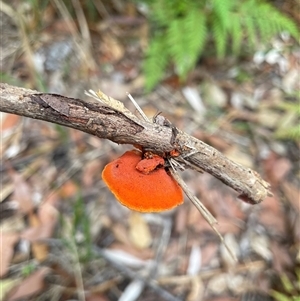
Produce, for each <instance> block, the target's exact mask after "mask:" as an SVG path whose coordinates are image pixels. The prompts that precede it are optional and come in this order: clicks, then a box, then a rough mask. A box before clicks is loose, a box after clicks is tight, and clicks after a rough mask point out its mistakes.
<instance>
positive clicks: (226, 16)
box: [213, 0, 235, 29]
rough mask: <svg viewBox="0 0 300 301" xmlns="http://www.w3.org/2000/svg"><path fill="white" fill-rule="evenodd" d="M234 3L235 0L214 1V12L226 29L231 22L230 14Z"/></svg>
mask: <svg viewBox="0 0 300 301" xmlns="http://www.w3.org/2000/svg"><path fill="white" fill-rule="evenodd" d="M234 2H235V1H233V0H213V12H214V14H215V16H216V18H218V19H219V22H220V24H221V25H222V27H223V28H224V29H226V28H228V27H229V24H230V22H231V19H230V12H231V11H232V6H233V4H234Z"/></svg>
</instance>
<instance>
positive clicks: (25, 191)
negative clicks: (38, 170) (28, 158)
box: [9, 169, 34, 214]
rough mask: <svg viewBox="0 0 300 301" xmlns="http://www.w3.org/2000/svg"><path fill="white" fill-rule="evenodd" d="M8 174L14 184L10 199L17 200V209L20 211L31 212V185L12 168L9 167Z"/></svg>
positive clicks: (32, 205)
mask: <svg viewBox="0 0 300 301" xmlns="http://www.w3.org/2000/svg"><path fill="white" fill-rule="evenodd" d="M9 174H10V176H11V178H12V181H13V185H14V191H13V195H12V200H14V201H16V202H18V205H19V209H20V211H21V212H22V213H24V214H27V213H29V212H31V211H32V210H33V209H34V203H33V201H32V192H31V187H30V186H29V185H28V184H27V182H26V181H25V180H24V178H23V177H22V176H21V175H19V174H18V173H17V172H15V171H14V170H12V169H10V170H9Z"/></svg>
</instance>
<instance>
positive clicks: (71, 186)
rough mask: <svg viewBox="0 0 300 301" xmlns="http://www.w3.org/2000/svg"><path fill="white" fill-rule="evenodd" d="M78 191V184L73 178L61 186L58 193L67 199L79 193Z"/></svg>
mask: <svg viewBox="0 0 300 301" xmlns="http://www.w3.org/2000/svg"><path fill="white" fill-rule="evenodd" d="M77 191H78V187H77V186H76V184H75V183H74V182H73V181H72V180H69V181H67V182H65V183H64V184H63V185H62V186H61V188H60V189H59V191H58V194H59V196H61V197H62V198H64V199H66V198H70V197H72V196H74V195H75V194H76V193H77Z"/></svg>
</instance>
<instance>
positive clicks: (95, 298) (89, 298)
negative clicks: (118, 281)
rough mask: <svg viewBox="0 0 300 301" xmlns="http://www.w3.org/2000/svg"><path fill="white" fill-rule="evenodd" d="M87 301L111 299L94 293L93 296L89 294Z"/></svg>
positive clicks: (106, 300)
mask: <svg viewBox="0 0 300 301" xmlns="http://www.w3.org/2000/svg"><path fill="white" fill-rule="evenodd" d="M85 300H86V301H109V299H108V298H107V297H106V296H105V295H102V294H97V293H92V294H88V295H87V296H86V297H85Z"/></svg>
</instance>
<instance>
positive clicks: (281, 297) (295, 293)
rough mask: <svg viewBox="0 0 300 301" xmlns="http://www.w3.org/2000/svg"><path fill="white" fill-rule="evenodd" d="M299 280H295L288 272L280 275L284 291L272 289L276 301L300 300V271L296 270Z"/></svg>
mask: <svg viewBox="0 0 300 301" xmlns="http://www.w3.org/2000/svg"><path fill="white" fill-rule="evenodd" d="M296 274H297V281H296V282H293V281H292V280H290V279H289V278H288V276H287V275H286V274H282V275H281V276H280V281H281V285H282V289H283V292H278V291H275V290H272V292H271V296H272V297H273V298H274V299H275V300H276V301H300V285H299V283H300V271H299V270H297V271H296Z"/></svg>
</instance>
